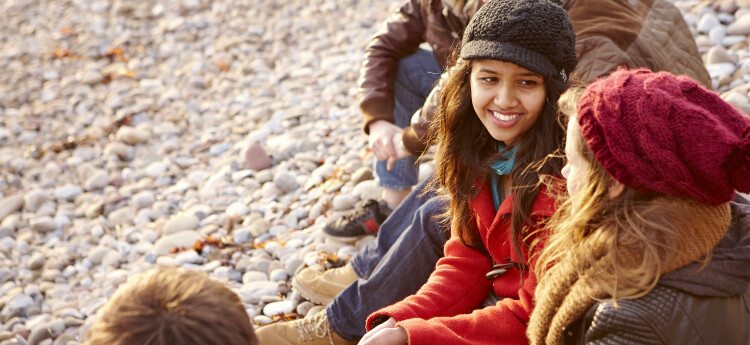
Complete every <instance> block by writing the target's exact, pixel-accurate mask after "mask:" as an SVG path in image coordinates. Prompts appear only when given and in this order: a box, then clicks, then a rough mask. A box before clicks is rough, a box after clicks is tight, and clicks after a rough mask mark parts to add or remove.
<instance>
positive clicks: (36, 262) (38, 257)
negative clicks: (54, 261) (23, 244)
mask: <svg viewBox="0 0 750 345" xmlns="http://www.w3.org/2000/svg"><path fill="white" fill-rule="evenodd" d="M45 259H46V256H45V255H44V253H34V254H32V255H31V257H30V258H29V261H28V267H29V269H31V270H38V269H40V268H42V267H44V260H45Z"/></svg>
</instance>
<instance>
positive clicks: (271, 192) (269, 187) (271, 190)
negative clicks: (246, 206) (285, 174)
mask: <svg viewBox="0 0 750 345" xmlns="http://www.w3.org/2000/svg"><path fill="white" fill-rule="evenodd" d="M261 193H262V194H263V196H264V197H266V198H275V197H277V196H278V195H280V194H281V193H282V192H281V189H279V187H277V186H276V185H275V184H274V183H273V182H266V183H264V184H263V187H261Z"/></svg>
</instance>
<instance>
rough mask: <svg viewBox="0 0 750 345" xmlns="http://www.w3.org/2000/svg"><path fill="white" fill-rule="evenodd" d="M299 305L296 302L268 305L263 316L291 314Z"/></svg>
mask: <svg viewBox="0 0 750 345" xmlns="http://www.w3.org/2000/svg"><path fill="white" fill-rule="evenodd" d="M295 307H297V304H296V303H294V301H289V300H287V301H279V302H273V303H269V304H267V305H266V306H265V307H263V314H264V315H267V316H276V315H286V314H291V313H292V312H293V311H294V308H295Z"/></svg>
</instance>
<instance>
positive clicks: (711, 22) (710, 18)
mask: <svg viewBox="0 0 750 345" xmlns="http://www.w3.org/2000/svg"><path fill="white" fill-rule="evenodd" d="M719 25H721V22H720V21H719V17H717V16H716V13H713V12H708V13H706V14H704V15H703V16H702V17H701V19H700V20H699V21H698V25H697V26H696V29H698V31H699V32H703V33H707V32H709V31H711V29H713V28H715V27H717V26H719Z"/></svg>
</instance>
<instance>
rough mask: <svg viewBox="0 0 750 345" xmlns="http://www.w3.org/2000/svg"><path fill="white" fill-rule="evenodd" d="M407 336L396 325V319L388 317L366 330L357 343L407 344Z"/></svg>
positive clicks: (367, 344) (377, 344)
mask: <svg viewBox="0 0 750 345" xmlns="http://www.w3.org/2000/svg"><path fill="white" fill-rule="evenodd" d="M408 344H409V337H407V335H406V332H405V331H404V330H403V329H402V328H401V327H396V319H394V318H392V317H391V318H388V320H386V321H385V322H383V323H381V324H380V325H378V326H377V327H375V328H373V329H372V330H371V331H369V332H367V334H365V336H364V337H362V340H360V341H359V345H408Z"/></svg>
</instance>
